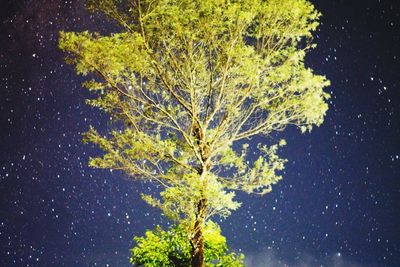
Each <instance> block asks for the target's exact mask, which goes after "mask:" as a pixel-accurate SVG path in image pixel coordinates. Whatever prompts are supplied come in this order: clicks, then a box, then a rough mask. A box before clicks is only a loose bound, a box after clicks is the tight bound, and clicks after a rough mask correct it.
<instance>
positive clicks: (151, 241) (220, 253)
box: [131, 221, 244, 267]
mask: <svg viewBox="0 0 400 267" xmlns="http://www.w3.org/2000/svg"><path fill="white" fill-rule="evenodd" d="M187 235H188V231H187V229H185V226H184V225H178V226H173V227H170V229H169V230H168V231H164V230H162V228H161V227H160V226H157V227H156V228H155V229H154V230H153V231H150V230H148V231H146V234H145V236H143V237H135V241H136V246H135V247H134V248H133V249H132V250H131V252H132V256H131V263H132V264H133V265H135V266H143V267H187V266H190V260H191V252H192V247H191V245H190V243H189V239H188V236H187ZM204 239H205V240H204V241H205V244H204V256H205V264H206V266H207V267H212V266H214V267H244V263H243V258H244V257H243V255H242V254H237V253H235V252H230V251H229V248H228V246H227V244H226V239H225V237H224V236H222V235H221V229H220V228H219V226H218V225H217V224H215V223H213V222H212V221H209V222H208V223H207V225H206V227H205V231H204Z"/></svg>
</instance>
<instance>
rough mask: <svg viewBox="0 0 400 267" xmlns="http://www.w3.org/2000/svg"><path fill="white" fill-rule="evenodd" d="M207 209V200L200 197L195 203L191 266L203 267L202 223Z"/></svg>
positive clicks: (203, 223)
mask: <svg viewBox="0 0 400 267" xmlns="http://www.w3.org/2000/svg"><path fill="white" fill-rule="evenodd" d="M206 209H207V200H206V199H204V198H203V199H200V200H199V202H198V204H197V214H196V222H195V224H194V236H193V238H192V240H191V244H192V267H204V266H205V264H204V225H205V217H206Z"/></svg>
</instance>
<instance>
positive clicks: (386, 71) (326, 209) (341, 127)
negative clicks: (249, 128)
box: [0, 0, 400, 267]
mask: <svg viewBox="0 0 400 267" xmlns="http://www.w3.org/2000/svg"><path fill="white" fill-rule="evenodd" d="M313 3H314V4H315V5H316V7H317V8H318V9H319V10H320V11H321V12H322V13H323V17H322V19H321V23H322V24H321V26H320V27H319V30H318V31H317V32H316V34H315V39H314V40H315V42H316V43H317V44H318V47H317V48H316V49H315V50H313V51H312V52H311V53H310V54H309V55H308V56H307V61H306V63H307V65H308V66H310V67H312V68H313V69H314V70H315V71H316V72H317V73H319V74H324V75H326V76H327V77H328V78H329V79H330V80H331V82H332V85H331V86H330V87H329V88H327V91H328V92H330V93H331V94H332V98H331V100H330V109H329V112H328V114H327V116H326V118H325V122H324V124H323V125H322V126H321V127H319V128H315V129H314V130H313V132H312V133H311V134H304V135H303V134H301V133H300V132H299V131H297V130H295V129H292V128H288V129H287V130H286V131H285V132H284V133H282V134H280V135H279V137H280V138H286V140H287V142H288V145H287V146H286V147H285V148H284V149H283V151H282V154H281V155H282V156H284V157H286V158H287V159H288V163H287V165H286V170H285V173H284V179H283V180H282V181H280V182H279V184H278V185H276V186H275V187H274V188H273V192H272V193H270V194H268V195H266V196H264V197H259V196H249V195H247V194H238V196H237V198H238V199H239V200H240V201H241V202H242V203H243V205H242V207H241V208H240V209H239V210H238V211H236V212H234V213H233V215H232V216H231V217H229V218H228V219H227V220H225V221H222V222H220V221H219V219H217V221H218V222H220V224H221V226H222V229H223V234H224V235H226V236H227V238H228V242H229V244H230V246H231V247H232V248H233V249H235V250H236V251H242V252H244V253H245V254H246V256H247V260H248V266H252V267H263V266H328V267H330V266H332V267H333V266H377V267H381V266H400V79H399V78H400V2H399V1H398V0H334V1H333V0H318V1H317V0H314V1H313ZM0 7H1V8H0V9H1V10H0V18H1V24H0V90H1V94H0V266H5V267H8V266H68V267H81V266H118V267H125V266H130V264H129V255H130V253H129V248H131V247H132V246H133V241H132V238H133V236H135V235H142V234H143V233H144V231H145V229H147V228H153V227H154V225H156V224H162V225H165V223H166V220H165V219H163V218H162V217H161V216H160V213H159V211H158V210H155V209H152V208H150V207H149V206H147V205H146V204H145V203H144V202H143V201H142V200H141V199H140V196H139V194H140V192H143V191H146V190H147V189H148V185H146V184H140V183H138V182H133V181H130V180H129V179H127V178H126V177H125V176H124V175H122V174H121V173H117V172H110V171H109V170H96V169H91V168H88V167H87V161H88V157H89V156H95V155H98V154H99V152H100V151H99V150H98V149H96V148H94V147H93V146H91V145H83V144H82V143H81V138H82V137H81V134H82V133H83V132H85V131H86V130H88V127H89V125H90V124H92V125H94V126H95V127H96V128H98V129H102V130H103V131H105V130H106V129H107V127H109V123H108V118H107V116H106V115H105V114H103V113H101V112H100V111H99V110H96V109H93V108H90V107H88V106H86V105H85V102H84V101H85V98H87V97H89V93H88V92H87V91H86V90H85V89H82V88H81V83H82V82H83V79H82V78H81V77H78V76H76V75H75V73H74V70H73V67H72V66H68V65H66V64H65V63H64V61H63V54H62V53H61V52H60V51H58V48H57V39H58V32H59V31H60V30H66V31H81V30H85V29H89V30H92V31H100V32H110V31H112V30H113V29H114V26H112V25H110V22H108V21H105V20H104V19H103V18H101V17H98V16H93V15H91V14H88V13H87V12H86V11H85V10H84V8H83V0H77V1H61V0H20V1H15V0H9V1H7V0H6V1H5V0H1V5H0ZM258 140H262V139H258Z"/></svg>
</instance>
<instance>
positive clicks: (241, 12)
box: [60, 0, 329, 267]
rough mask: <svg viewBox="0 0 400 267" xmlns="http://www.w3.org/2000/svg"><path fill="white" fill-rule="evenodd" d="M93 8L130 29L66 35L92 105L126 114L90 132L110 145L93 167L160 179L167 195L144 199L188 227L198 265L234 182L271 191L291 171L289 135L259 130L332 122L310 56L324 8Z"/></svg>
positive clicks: (227, 4) (103, 2)
mask: <svg viewBox="0 0 400 267" xmlns="http://www.w3.org/2000/svg"><path fill="white" fill-rule="evenodd" d="M87 7H88V9H89V10H90V11H93V12H100V13H103V14H105V15H106V16H107V17H108V18H110V19H111V20H112V21H114V22H116V23H117V24H118V25H119V29H120V32H119V33H113V34H110V35H108V36H102V35H100V34H99V33H89V32H80V33H76V32H61V37H60V48H61V49H62V50H64V51H66V52H67V62H69V63H71V64H74V65H75V66H76V72H77V73H78V74H81V75H84V76H87V77H88V80H87V82H85V83H84V86H85V87H87V88H88V89H89V90H91V91H94V92H95V93H96V96H97V97H96V98H94V99H90V100H88V103H89V104H90V105H92V106H95V107H98V108H100V109H102V110H104V111H105V112H107V113H109V114H110V115H111V116H112V118H113V121H115V122H117V123H115V130H113V131H111V132H108V133H105V134H104V133H98V132H97V131H96V130H95V129H93V128H90V130H89V131H88V132H87V133H86V134H85V140H86V141H88V142H91V143H94V144H96V145H98V146H99V147H100V148H101V149H102V150H103V151H104V155H103V156H101V157H97V158H92V159H91V160H90V165H91V166H93V167H97V168H110V169H115V170H122V171H123V172H125V173H126V174H128V175H129V176H130V177H132V178H133V179H138V180H145V181H153V182H154V183H157V184H159V185H160V186H161V188H162V189H161V193H160V194H159V195H158V196H150V195H145V194H144V195H143V198H144V200H145V201H147V202H148V203H149V204H151V205H153V206H156V207H159V208H160V209H161V210H162V212H163V214H165V215H166V216H167V217H168V218H170V219H171V220H173V221H175V222H177V223H179V224H183V225H185V227H186V230H187V232H188V233H190V234H189V235H188V236H189V241H190V244H191V247H192V258H191V265H192V266H193V267H194V266H204V227H205V222H206V221H208V219H209V218H210V217H211V216H213V215H219V216H222V217H226V216H228V215H229V214H230V212H231V211H232V210H234V209H236V208H238V207H239V205H240V204H239V203H238V202H236V201H235V200H234V199H233V198H234V195H235V194H234V191H235V190H243V191H245V192H248V193H256V194H265V193H268V192H270V191H271V186H272V185H273V184H275V183H276V182H278V181H279V180H280V179H281V176H280V174H279V172H280V171H281V170H282V169H283V168H284V163H285V160H284V159H282V158H280V157H279V156H278V155H277V150H278V147H279V146H280V145H283V144H284V143H285V142H284V141H283V140H282V141H280V142H279V143H278V144H275V145H271V146H267V145H265V144H254V143H250V142H249V140H250V138H251V137H253V136H255V135H263V136H268V135H270V134H271V133H273V132H274V131H282V130H283V129H285V128H286V127H287V126H288V125H294V126H296V127H299V129H300V130H301V131H302V132H306V131H310V130H311V129H312V127H313V126H314V125H320V124H321V123H322V122H323V117H324V115H325V113H326V111H327V109H328V105H327V103H326V100H327V99H328V97H329V95H328V94H327V93H325V92H324V91H323V88H324V87H326V86H328V85H329V82H328V81H327V80H326V78H325V77H324V76H320V75H316V74H314V72H313V71H312V70H311V69H309V68H307V67H305V64H304V57H305V54H306V52H307V51H308V50H309V49H311V48H313V47H314V45H313V44H312V43H311V41H312V32H313V31H314V30H315V29H316V27H317V26H318V19H319V17H320V13H319V12H318V11H316V10H315V8H314V6H313V5H312V4H311V3H310V2H309V1H308V0H130V1H128V0H125V1H124V0H89V1H88V2H87ZM235 143H236V144H237V145H234V144H235ZM250 145H251V147H250ZM250 153H251V156H250ZM254 154H258V159H256V160H251V159H253V158H254Z"/></svg>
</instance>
